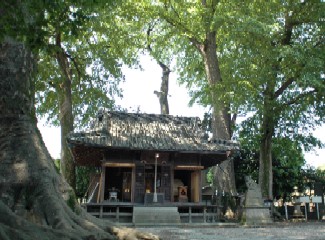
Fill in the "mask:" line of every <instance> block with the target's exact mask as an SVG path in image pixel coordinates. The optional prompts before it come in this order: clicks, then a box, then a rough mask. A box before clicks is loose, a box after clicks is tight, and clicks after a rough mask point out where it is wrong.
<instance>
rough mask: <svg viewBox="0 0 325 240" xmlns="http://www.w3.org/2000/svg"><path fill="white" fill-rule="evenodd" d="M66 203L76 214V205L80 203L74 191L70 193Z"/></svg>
mask: <svg viewBox="0 0 325 240" xmlns="http://www.w3.org/2000/svg"><path fill="white" fill-rule="evenodd" d="M66 203H67V205H68V206H69V207H70V209H71V210H72V211H73V212H76V205H77V204H78V202H77V198H76V195H75V193H74V192H73V191H71V192H70V193H69V196H68V199H67V201H66Z"/></svg>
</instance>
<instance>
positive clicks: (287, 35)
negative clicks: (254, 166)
mask: <svg viewBox="0 0 325 240" xmlns="http://www.w3.org/2000/svg"><path fill="white" fill-rule="evenodd" d="M323 9H324V6H323V4H322V3H315V2H309V1H300V2H296V1H285V2H282V3H264V2H263V3H262V2H254V3H247V4H244V5H243V7H242V8H241V9H239V11H238V17H237V18H235V19H234V21H233V24H231V25H230V26H228V27H227V28H228V34H227V35H226V38H224V39H221V40H222V42H223V44H222V46H223V48H222V51H221V61H222V63H223V65H222V66H221V69H223V72H224V73H225V75H224V76H225V77H226V78H227V79H228V81H224V82H223V84H222V85H219V87H220V89H219V90H218V91H219V93H220V94H222V92H224V94H223V97H224V99H228V101H229V102H231V103H232V107H233V108H234V109H240V110H241V111H242V112H244V113H247V112H249V111H253V116H252V117H250V118H248V119H247V120H246V121H245V122H244V124H243V127H244V130H245V131H246V132H248V133H250V135H251V136H252V137H254V138H256V139H257V140H258V142H260V147H259V148H260V164H259V183H260V185H261V187H262V192H263V196H264V197H265V198H271V199H272V197H273V192H272V183H273V180H272V175H273V174H272V165H273V163H272V159H273V158H272V149H273V142H274V140H273V139H274V137H289V138H290V139H292V141H295V142H297V143H298V144H297V146H303V147H305V150H309V149H310V148H311V147H312V146H320V147H321V145H322V144H321V143H320V142H319V141H318V140H317V139H315V138H314V137H313V136H312V135H311V130H313V129H314V127H315V126H317V125H319V124H321V123H323V122H324V118H323V117H324V113H325V112H324V103H325V102H324V100H325V97H324V94H323V93H324V88H325V85H324V54H322V53H323V52H324V41H323V35H324V24H323V22H322V21H323V20H322V19H323V18H324V11H323ZM229 38H230V39H232V41H229ZM224 89H227V91H224ZM247 128H248V129H247Z"/></svg>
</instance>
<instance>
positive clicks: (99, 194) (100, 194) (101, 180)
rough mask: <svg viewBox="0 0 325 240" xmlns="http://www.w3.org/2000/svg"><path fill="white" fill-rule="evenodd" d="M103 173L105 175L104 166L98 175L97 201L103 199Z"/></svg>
mask: <svg viewBox="0 0 325 240" xmlns="http://www.w3.org/2000/svg"><path fill="white" fill-rule="evenodd" d="M105 175H106V167H105V166H102V172H101V175H100V182H99V191H98V197H97V203H99V202H103V201H104V195H105Z"/></svg>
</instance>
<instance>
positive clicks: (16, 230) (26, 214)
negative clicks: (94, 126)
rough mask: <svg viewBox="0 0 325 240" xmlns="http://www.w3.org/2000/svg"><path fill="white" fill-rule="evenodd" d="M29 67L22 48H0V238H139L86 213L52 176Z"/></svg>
mask: <svg viewBox="0 0 325 240" xmlns="http://www.w3.org/2000/svg"><path fill="white" fill-rule="evenodd" d="M34 63H35V60H34V57H33V55H32V53H31V52H30V51H29V50H28V49H27V48H26V47H25V46H24V45H23V44H20V43H17V42H15V41H13V40H11V39H6V40H5V41H3V42H2V43H1V44H0V149H1V152H0V239H1V240H2V239H3V240H11V239H117V238H119V239H144V234H141V233H138V232H136V231H125V230H122V229H117V228H114V227H113V226H112V225H111V224H110V223H109V222H104V221H99V220H98V219H95V218H93V217H91V216H90V215H88V214H87V213H85V212H84V211H83V210H82V209H81V208H80V207H79V206H78V205H77V204H76V201H75V197H74V193H73V190H72V189H71V187H70V186H69V185H68V184H67V183H66V182H65V181H64V179H63V178H62V177H61V176H60V175H59V174H57V172H56V171H55V167H54V164H53V161H52V159H51V157H50V155H49V153H48V151H47V149H46V147H45V145H44V142H43V141H42V138H41V136H40V133H39V131H38V129H37V127H36V120H35V119H36V118H35V114H34V110H33V108H34V103H33V88H32V83H33V82H32V81H31V78H32V70H33V68H34ZM127 236H130V237H134V238H127ZM150 238H151V239H155V237H154V236H148V239H150ZM156 239H157V238H156Z"/></svg>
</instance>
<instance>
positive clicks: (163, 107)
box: [154, 60, 170, 114]
mask: <svg viewBox="0 0 325 240" xmlns="http://www.w3.org/2000/svg"><path fill="white" fill-rule="evenodd" d="M157 62H158V64H159V66H160V67H161V69H162V77H161V84H160V92H157V91H154V93H155V94H156V95H157V97H158V99H159V104H160V113H161V114H169V105H168V90H169V88H168V85H169V74H170V69H169V67H168V66H167V65H165V64H163V63H162V62H161V61H159V60H157Z"/></svg>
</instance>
